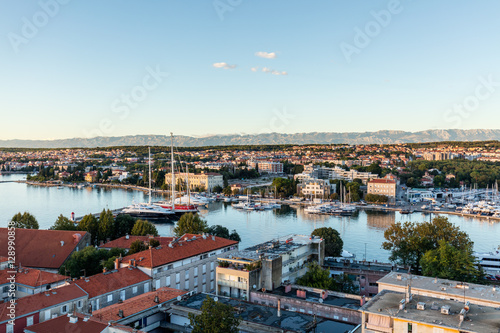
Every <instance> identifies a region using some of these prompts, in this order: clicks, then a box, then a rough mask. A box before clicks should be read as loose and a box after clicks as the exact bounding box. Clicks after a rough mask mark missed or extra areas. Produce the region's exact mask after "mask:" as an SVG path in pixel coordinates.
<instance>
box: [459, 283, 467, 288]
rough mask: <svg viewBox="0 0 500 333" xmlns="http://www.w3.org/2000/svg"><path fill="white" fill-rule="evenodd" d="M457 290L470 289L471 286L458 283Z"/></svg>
mask: <svg viewBox="0 0 500 333" xmlns="http://www.w3.org/2000/svg"><path fill="white" fill-rule="evenodd" d="M457 288H460V289H469V285H468V284H465V283H457Z"/></svg>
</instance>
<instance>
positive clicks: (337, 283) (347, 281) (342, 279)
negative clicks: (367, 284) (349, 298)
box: [331, 273, 359, 294]
mask: <svg viewBox="0 0 500 333" xmlns="http://www.w3.org/2000/svg"><path fill="white" fill-rule="evenodd" d="M332 280H333V281H332V289H331V290H333V291H338V292H341V293H347V294H358V292H359V289H358V287H356V286H355V285H354V281H353V280H352V279H351V278H350V277H349V274H345V273H344V274H339V275H335V276H333V277H332Z"/></svg>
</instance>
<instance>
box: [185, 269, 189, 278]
mask: <svg viewBox="0 0 500 333" xmlns="http://www.w3.org/2000/svg"><path fill="white" fill-rule="evenodd" d="M184 279H185V280H189V269H186V273H185V275H184Z"/></svg>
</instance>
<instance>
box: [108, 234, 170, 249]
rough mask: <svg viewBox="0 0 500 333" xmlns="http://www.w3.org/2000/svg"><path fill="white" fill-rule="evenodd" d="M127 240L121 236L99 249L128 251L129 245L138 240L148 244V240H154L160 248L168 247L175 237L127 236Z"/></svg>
mask: <svg viewBox="0 0 500 333" xmlns="http://www.w3.org/2000/svg"><path fill="white" fill-rule="evenodd" d="M128 237H129V238H128V239H127V236H123V237H120V238H117V239H115V240H112V241H110V242H107V243H105V244H103V245H101V246H99V247H100V248H114V247H119V248H121V249H130V245H131V244H132V243H133V242H135V241H136V240H140V241H143V242H149V240H150V239H156V240H157V241H159V242H160V245H161V246H168V243H170V242H171V241H173V240H174V239H175V237H149V236H128Z"/></svg>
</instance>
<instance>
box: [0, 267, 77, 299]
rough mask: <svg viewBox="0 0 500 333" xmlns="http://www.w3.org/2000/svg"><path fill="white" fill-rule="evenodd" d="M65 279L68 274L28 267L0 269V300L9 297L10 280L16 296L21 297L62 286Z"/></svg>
mask: <svg viewBox="0 0 500 333" xmlns="http://www.w3.org/2000/svg"><path fill="white" fill-rule="evenodd" d="M12 278H14V279H12ZM67 279H69V277H68V276H64V275H60V274H55V273H49V272H45V271H41V270H38V269H35V268H28V267H16V268H15V269H9V270H0V300H2V299H3V300H6V299H7V298H8V297H9V291H10V286H11V284H10V283H11V281H14V285H15V286H16V297H17V298H21V297H25V296H29V295H34V294H38V293H41V292H44V291H47V290H49V289H51V288H56V287H59V286H62V285H64V284H66V280H67Z"/></svg>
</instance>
